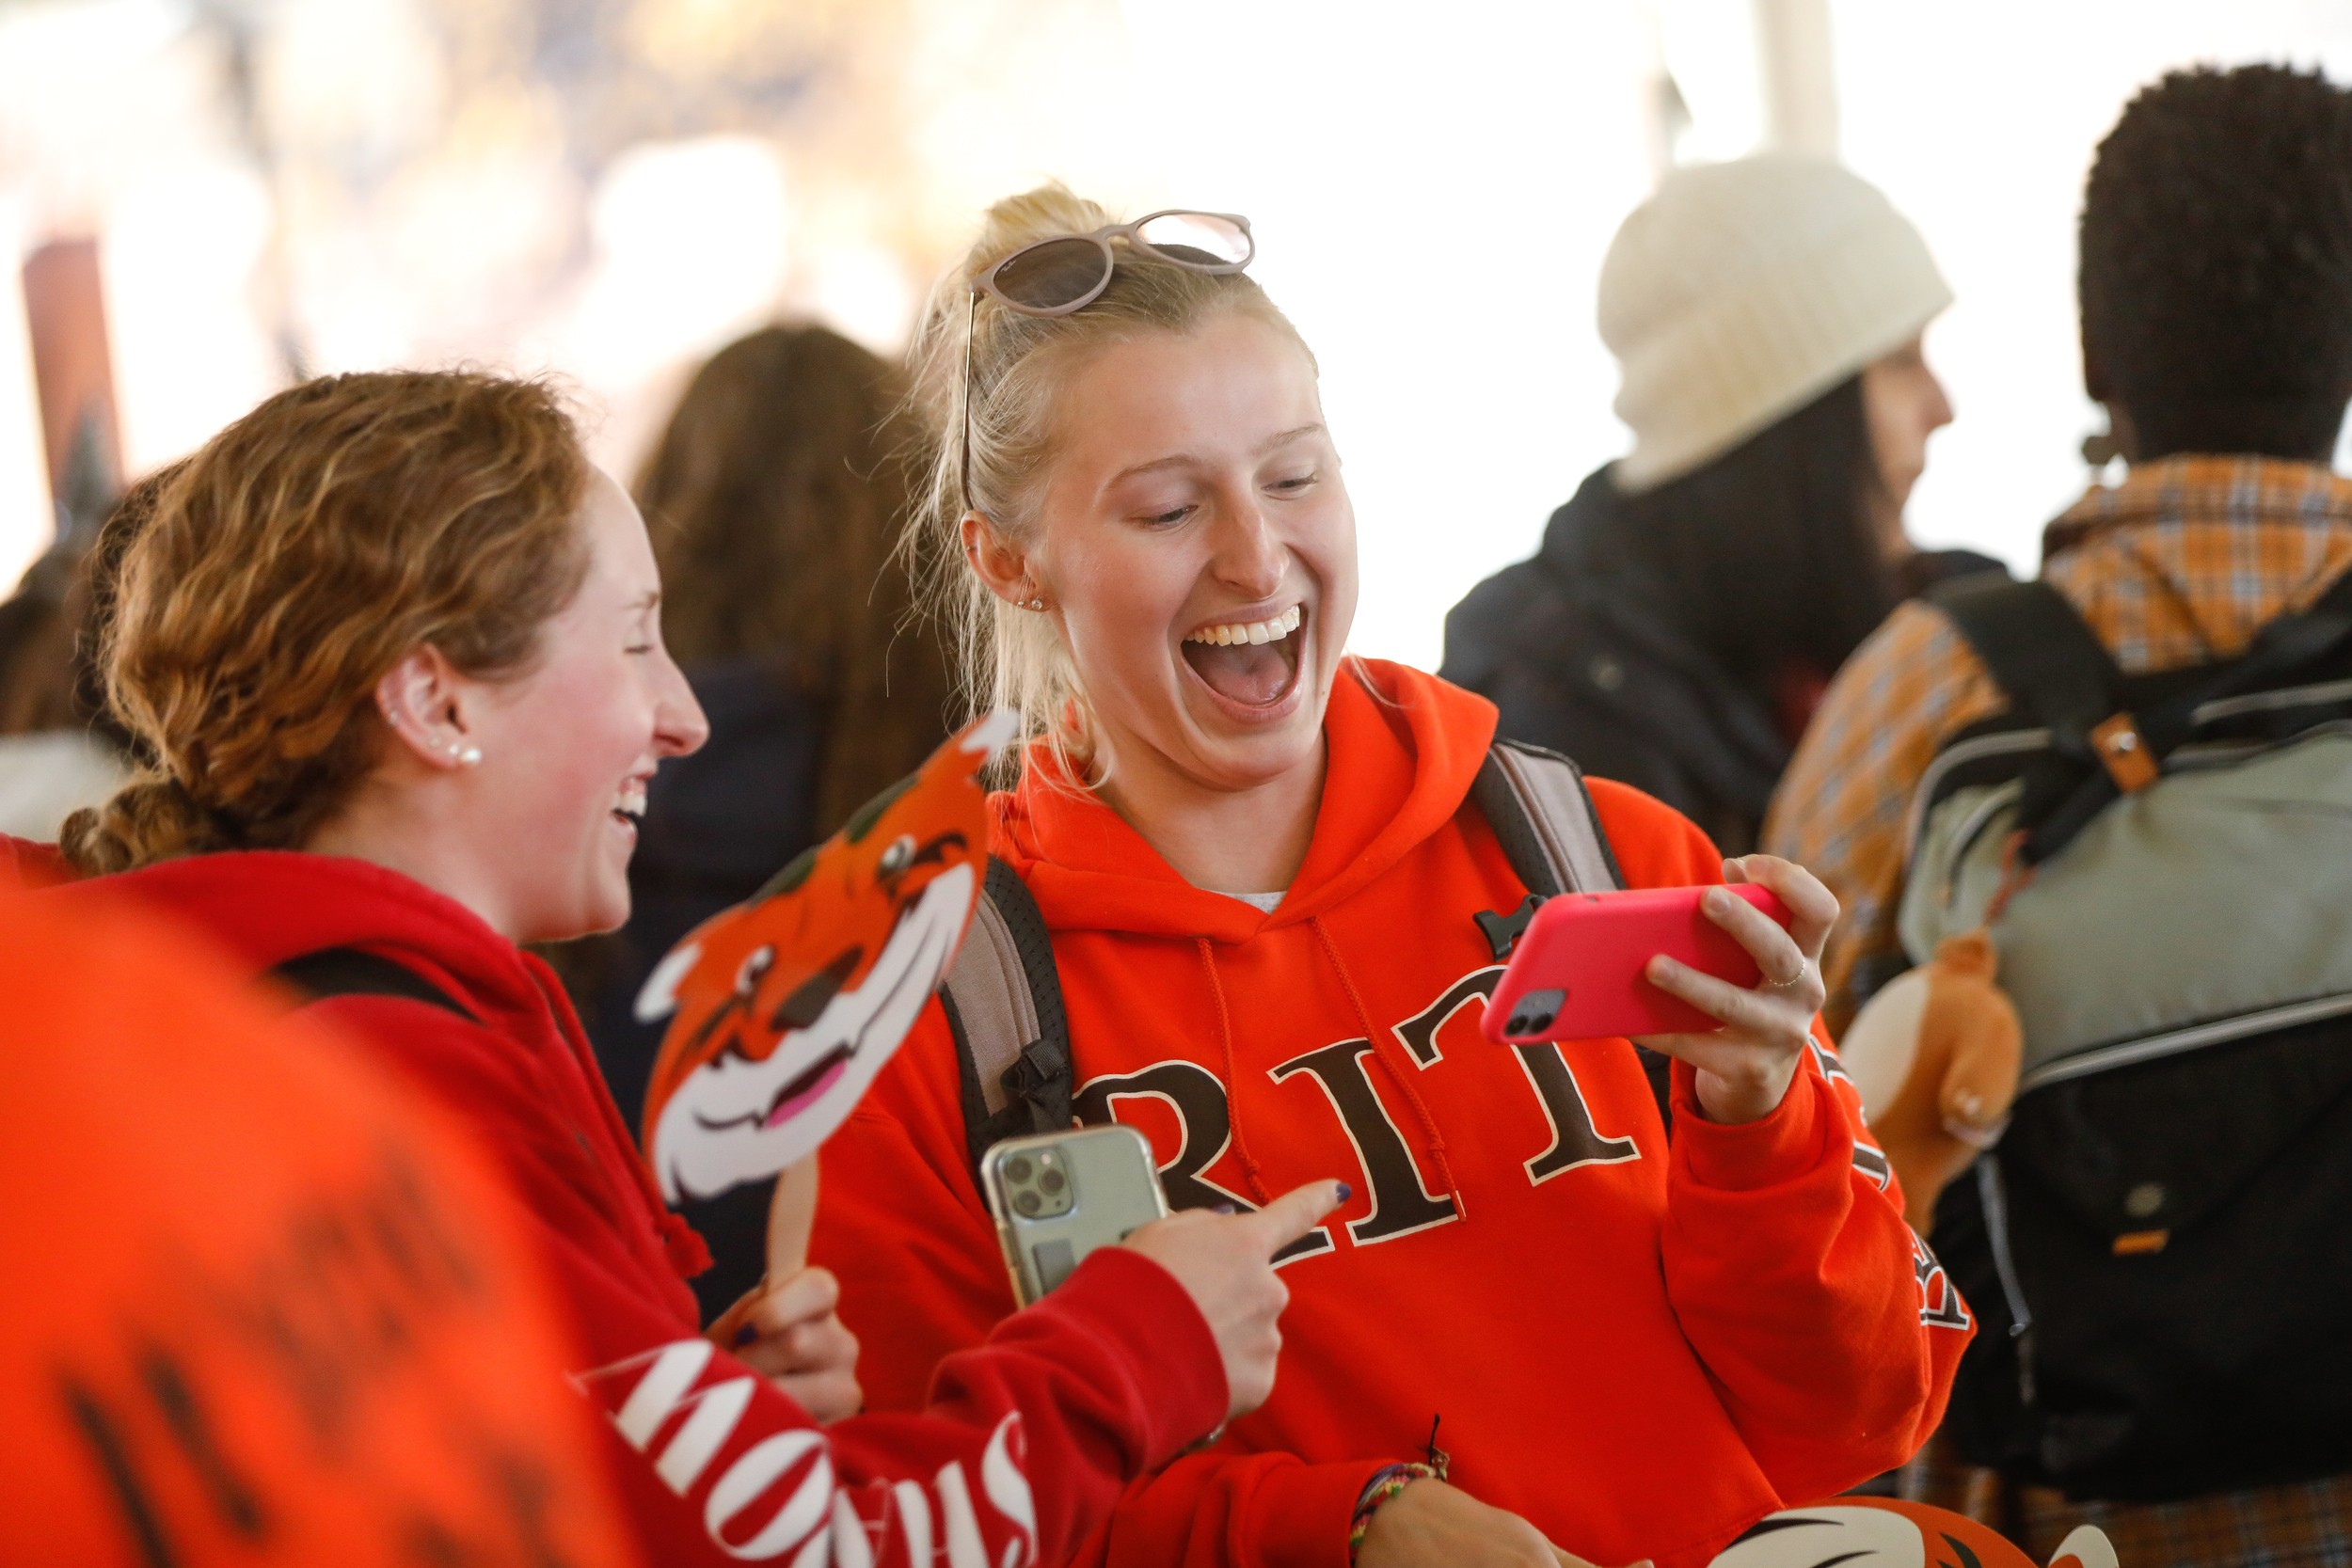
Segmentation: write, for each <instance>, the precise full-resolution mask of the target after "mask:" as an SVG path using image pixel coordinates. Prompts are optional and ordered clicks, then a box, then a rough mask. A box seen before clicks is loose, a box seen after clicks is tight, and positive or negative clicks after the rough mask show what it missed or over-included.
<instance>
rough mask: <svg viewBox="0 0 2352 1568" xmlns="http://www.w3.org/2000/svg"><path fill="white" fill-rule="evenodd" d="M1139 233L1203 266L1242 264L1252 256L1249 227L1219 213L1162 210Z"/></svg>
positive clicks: (1179, 258) (1180, 258) (1157, 247)
mask: <svg viewBox="0 0 2352 1568" xmlns="http://www.w3.org/2000/svg"><path fill="white" fill-rule="evenodd" d="M1136 238H1137V239H1139V240H1141V241H1142V242H1143V243H1144V244H1146V245H1150V246H1151V247H1152V249H1154V250H1156V251H1158V252H1160V253H1161V254H1162V255H1164V256H1167V257H1168V258H1169V259H1170V260H1172V261H1191V262H1193V263H1195V264H1196V265H1200V266H1216V267H1232V266H1239V265H1240V264H1241V263H1243V262H1244V261H1248V260H1249V253H1250V245H1249V231H1248V230H1246V229H1244V228H1243V227H1242V226H1241V225H1240V224H1238V223H1235V222H1234V221H1233V220H1232V219H1231V218H1221V217H1218V216H1217V215H1216V214H1215V213H1162V214H1160V215H1159V216H1158V217H1155V218H1153V219H1152V221H1151V222H1150V223H1147V224H1145V225H1144V226H1143V227H1142V228H1141V229H1138V230H1136Z"/></svg>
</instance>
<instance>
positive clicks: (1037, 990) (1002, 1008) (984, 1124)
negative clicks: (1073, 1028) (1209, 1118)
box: [939, 856, 1071, 1171]
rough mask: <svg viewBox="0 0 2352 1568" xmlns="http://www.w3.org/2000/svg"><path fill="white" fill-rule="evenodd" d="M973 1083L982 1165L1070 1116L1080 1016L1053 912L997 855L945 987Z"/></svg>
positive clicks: (966, 1108) (966, 1100)
mask: <svg viewBox="0 0 2352 1568" xmlns="http://www.w3.org/2000/svg"><path fill="white" fill-rule="evenodd" d="M939 999H940V1002H941V1004H942V1005H943V1006H944V1007H945V1009H946V1014H947V1027H948V1030H949V1032H950V1033H951V1034H953V1035H954V1036H955V1040H956V1054H957V1057H958V1062H959V1068H960V1070H961V1077H962V1084H963V1128H964V1141H965V1143H966V1144H967V1145H968V1146H969V1152H970V1155H971V1158H972V1165H973V1168H974V1170H975V1171H977V1169H978V1168H979V1162H980V1156H981V1155H982V1154H984V1153H986V1152H987V1151H988V1148H989V1146H990V1145H991V1144H994V1143H998V1142H1000V1141H1002V1140H1003V1139H1006V1138H1016V1137H1021V1136H1024V1135H1025V1134H1027V1133H1031V1132H1057V1131H1059V1130H1061V1129H1063V1128H1066V1127H1068V1126H1069V1125H1070V1119H1071V1113H1070V1094H1071V1059H1070V1025H1069V1022H1068V1021H1067V1020H1066V1019H1065V1018H1064V1017H1063V1014H1062V1002H1061V978H1060V975H1059V974H1058V973H1057V971H1056V969H1055V967H1054V946H1053V942H1051V941H1050V940H1049V939H1048V937H1047V935H1046V931H1045V917H1044V916H1043V915H1042V914H1041V913H1039V912H1038V907H1037V901H1036V900H1035V899H1033V898H1031V897H1030V896H1029V890H1028V889H1027V888H1026V887H1025V886H1023V885H1022V881H1021V879H1020V877H1019V876H1018V875H1017V874H1016V873H1015V872H1014V871H1013V869H1012V867H1010V866H1009V865H1007V864H1005V863H1004V862H1002V861H1000V860H997V859H995V858H994V857H993V856H992V857H991V858H990V860H989V863H988V879H987V881H986V883H985V884H984V885H983V886H982V889H981V892H980V900H979V903H978V904H977V906H976V907H975V908H974V910H973V911H972V928H971V930H970V931H968V932H967V933H965V936H964V939H963V948H962V950H961V952H959V953H958V954H957V955H956V961H955V964H954V966H953V967H952V968H950V969H949V970H948V972H947V980H946V984H945V985H943V986H941V987H940V990H939Z"/></svg>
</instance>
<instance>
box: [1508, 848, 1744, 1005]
mask: <svg viewBox="0 0 2352 1568" xmlns="http://www.w3.org/2000/svg"><path fill="white" fill-rule="evenodd" d="M1724 891H1725V892H1727V893H1729V894H1731V895H1732V896H1734V897H1736V898H1744V899H1746V900H1747V901H1748V902H1749V903H1751V904H1754V905H1755V906H1756V908H1757V909H1759V910H1762V911H1764V912H1765V913H1766V914H1768V915H1771V916H1772V918H1773V919H1774V920H1777V921H1779V922H1780V924H1781V925H1782V927H1787V926H1788V922H1789V919H1790V916H1789V913H1788V906H1787V905H1785V904H1783V903H1782V902H1781V901H1780V898H1779V897H1778V895H1775V894H1772V893H1771V892H1769V891H1768V890H1766V889H1764V888H1760V887H1757V886H1756V885H1755V884H1753V883H1749V882H1740V883H1735V884H1733V885H1731V886H1730V887H1727V888H1726V889H1724ZM1706 892H1707V889H1705V888H1703V887H1661V888H1643V889H1641V890H1639V891H1637V892H1633V893H1569V894H1563V895H1560V896H1559V897H1557V898H1549V899H1546V900H1545V901H1544V904H1543V906H1542V907H1541V908H1540V909H1538V910H1536V911H1535V918H1534V920H1533V921H1531V922H1530V923H1529V924H1528V927H1527V929H1526V931H1525V932H1523V933H1522V934H1521V935H1520V937H1519V941H1518V946H1517V947H1515V948H1513V949H1512V950H1511V962H1510V965H1509V967H1507V968H1506V969H1504V970H1503V972H1502V983H1501V984H1499V985H1497V986H1496V987H1495V993H1494V995H1493V997H1492V998H1491V999H1490V1000H1489V1001H1488V1002H1487V1005H1486V1022H1485V1024H1484V1027H1485V1029H1486V1037H1487V1038H1488V1039H1490V1040H1493V1041H1494V1042H1496V1043H1497V1044H1498V1045H1520V1044H1525V1043H1528V1042H1531V1041H1538V1040H1584V1039H1605V1038H1607V1037H1611V1036H1613V1035H1673V1034H1683V1033H1689V1032H1693V1031H1701V1030H1708V1029H1714V1028H1719V1027H1721V1025H1720V1024H1719V1023H1718V1022H1717V1021H1716V1020H1714V1019H1712V1018H1709V1017H1708V1015H1707V1014H1705V1013H1703V1012H1701V1011H1699V1010H1698V1009H1697V1008H1696V1007H1693V1006H1691V1005H1690V1004H1689V1003H1688V1002H1685V1001H1683V1000H1682V999H1681V998H1680V997H1677V996H1669V995H1667V994H1666V993H1665V992H1664V991H1662V990H1659V989H1658V988H1657V987H1656V986H1653V985H1651V984H1650V983H1649V981H1648V980H1647V979H1645V977H1644V976H1643V973H1642V972H1643V970H1644V968H1645V966H1646V965H1647V964H1648V963H1649V960H1650V958H1651V955H1653V954H1657V953H1663V954H1665V955H1666V957H1668V958H1676V959H1679V960H1680V961H1681V962H1683V963H1686V964H1688V965H1690V966H1691V967H1692V969H1696V970H1700V971H1703V972H1705V973H1706V974H1712V975H1715V976H1717V977H1718V978H1720V979H1724V980H1728V981H1730V982H1731V983H1732V984H1733V985H1735V986H1740V987H1742V988H1747V987H1753V986H1755V985H1756V983H1757V982H1758V981H1759V980H1761V979H1762V978H1763V974H1762V972H1761V971H1760V970H1759V969H1757V967H1756V960H1755V959H1754V958H1750V957H1749V956H1748V950H1747V949H1746V948H1744V947H1742V946H1740V943H1739V942H1738V941H1737V940H1736V939H1735V938H1734V937H1733V936H1732V935H1731V933H1730V932H1728V931H1726V930H1724V928H1723V927H1720V926H1718V925H1716V924H1715V923H1714V922H1713V921H1711V920H1709V919H1708V918H1707V916H1706V915H1705V914H1704V913H1703V912H1702V911H1700V909H1699V899H1700V897H1701V895H1704V894H1705V893H1706Z"/></svg>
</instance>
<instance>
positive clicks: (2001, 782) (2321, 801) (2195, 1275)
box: [1901, 578, 2352, 1501]
mask: <svg viewBox="0 0 2352 1568" xmlns="http://www.w3.org/2000/svg"><path fill="white" fill-rule="evenodd" d="M1931 598H1932V599H1933V601H1934V602H1935V603H1937V604H1938V605H1939V606H1940V608H1941V609H1943V610H1944V611H1945V612H1946V613H1947V614H1948V615H1949V616H1950V618H1951V619H1952V621H1953V622H1954V623H1955V624H1956V625H1957V626H1958V627H1959V628H1960V630H1961V631H1962V633H1963V635H1964V636H1965V637H1966V638H1967V640H1968V641H1969V642H1970V644H1971V645H1972V646H1973V647H1974V648H1975V649H1976V651H1977V653H1978V654H1979V657H1981V658H1982V659H1983V661H1984V663H1985V664H1986V666H1987V667H1988V668H1989V669H1990V671H1991V672H1992V674H1993V676H1994V679H1995V680H1996V681H1997V682H1998V683H1999V685H2000V686H2001V688H2002V689H2003V691H2004V692H2005V694H2006V695H2007V696H2008V698H2009V704H2010V705H2009V709H2008V711H2007V712H2005V713H2003V714H2001V715H2000V716H1998V717H1996V718H1994V719H1993V720H1990V721H1986V722H1984V723H1982V724H1979V725H1976V726H1974V727H1973V728H1971V729H1969V730H1967V731H1965V732H1963V734H1961V735H1960V736H1956V737H1955V738H1954V739H1953V740H1951V741H1950V742H1948V743H1947V744H1946V745H1945V747H1944V748H1943V749H1942V751H1941V752H1939V753H1938V754H1937V756H1936V758H1935V760H1934V761H1933V763H1932V764H1931V767H1930V768H1929V769H1928V771H1927V773H1926V774H1925V775H1924V777H1923V779H1922V781H1921V784H1920V786H1919V789H1918V792H1917V796H1916V798H1915V801H1914V803H1913V809H1912V813H1911V832H1910V857H1911V858H1910V860H1909V871H1908V873H1907V881H1906V885H1905V889H1904V893H1903V899H1902V911H1901V927H1902V934H1903V941H1904V947H1905V949H1906V950H1907V952H1908V953H1909V954H1910V956H1911V957H1912V958H1913V960H1914V961H1924V960H1925V958H1927V957H1928V956H1929V955H1930V954H1931V953H1932V952H1933V950H1934V945H1935V942H1937V941H1938V940H1940V939H1941V938H1942V937H1943V936H1946V935H1949V934H1951V933H1952V932H1954V931H1957V930H1965V929H1969V928H1971V927H1973V926H1975V925H1977V924H1979V923H1981V922H1983V921H1984V919H1985V915H1986V911H1987V910H1988V909H1989V908H1990V909H1997V910H1998V913H1997V917H1996V918H1994V919H1993V920H1992V921H1991V925H1990V930H1991V933H1992V935H1993V938H1994V943H1995V946H1996V949H1997V950H1998V952H1999V954H2000V960H2001V983H2002V985H2003V988H2004V990H2007V991H2008V993H2009V994H2010V997H2011V999H2012V1000H2013V1001H2015V1002H2016V1003H2017V1005H2018V1010H2019V1014H2020V1018H2021V1020H2022V1022H2023V1023H2024V1025H2025V1036H2026V1053H2025V1064H2024V1071H2023V1073H2022V1076H2021V1079H2020V1085H2019V1095H2018V1099H2017V1101H2016V1105H2015V1107H2014V1110H2013V1113H2012V1118H2011V1121H2010V1126H2009V1128H2008V1130H2007V1132H2006V1133H2005V1134H2004V1136H2003V1137H2002V1139H2001V1141H2000V1143H1999V1145H1998V1146H1997V1147H1996V1148H1994V1150H1993V1151H1991V1152H1990V1153H1988V1154H1986V1155H1984V1156H1982V1157H1981V1158H1979V1160H1978V1162H1977V1164H1976V1166H1975V1168H1974V1170H1973V1172H1972V1173H1970V1174H1969V1175H1964V1176H1963V1178H1962V1179H1961V1180H1956V1181H1954V1182H1953V1183H1952V1184H1951V1186H1950V1187H1949V1188H1947V1190H1946V1191H1945V1193H1944V1195H1943V1197H1942V1200H1941V1202H1940V1203H1939V1205H1938V1207H1937V1210H1936V1214H1935V1223H1934V1227H1933V1241H1934V1245H1935V1249H1936V1251H1937V1253H1938V1254H1939V1255H1940V1256H1941V1258H1942V1259H1943V1261H1944V1264H1945V1266H1946V1268H1947V1271H1948V1272H1949V1275H1950V1276H1951V1278H1952V1280H1953V1281H1954V1283H1956V1284H1957V1285H1958V1286H1959V1287H1960V1289H1961V1290H1962V1291H1963V1293H1964V1294H1965V1295H1966V1296H1967V1298H1968V1300H1970V1301H1971V1302H1973V1303H1974V1304H1976V1306H1977V1308H1978V1311H1979V1316H1980V1319H1981V1323H1982V1332H1980V1333H1979V1336H1978V1338H1977V1339H1976V1340H1975V1342H1974V1343H1973V1344H1972V1345H1971V1346H1970V1348H1969V1350H1968V1353H1967V1354H1966V1356H1965V1358H1964V1359H1963V1363H1962V1366H1961V1369H1960V1373H1959V1378H1958V1381H1957V1384H1956V1386H1955V1387H1954V1390H1953V1394H1952V1400H1951V1406H1950V1413H1949V1415H1948V1417H1947V1422H1946V1427H1947V1432H1949V1433H1950V1434H1951V1435H1952V1436H1953V1437H1954V1438H1955V1439H1956V1441H1957V1444H1958V1447H1959V1449H1960V1452H1961V1454H1962V1455H1963V1457H1964V1458H1965V1459H1966V1460H1968V1461H1969V1462H1970V1463H1972V1464H1977V1465H1991V1466H1994V1467H1996V1468H1997V1469H1999V1470H2001V1471H2002V1472H2004V1473H2005V1474H2006V1475H2008V1476H2009V1477H2010V1478H2011V1479H2014V1480H2019V1481H2030V1482H2035V1483H2040V1484H2046V1485H2054V1486H2058V1487H2060V1488H2062V1489H2064V1490H2065V1491H2066V1492H2067V1494H2068V1495H2069V1496H2071V1497H2078V1498H2112V1499H2118V1500H2136V1501H2157V1500H2166V1499H2171V1498H2178V1497H2191V1496H2201V1495H2208V1494H2212V1493H2216V1492H2221V1491H2229V1490H2236V1489H2241V1488H2246V1487H2253V1486H2263V1485H2273V1484H2280V1483H2283V1482H2287V1481H2296V1480H2300V1479H2305V1478H2309V1477H2312V1476H2319V1475H2327V1474H2335V1473H2342V1472H2344V1471H2346V1470H2352V578H2347V579H2346V580H2344V581H2343V582H2339V583H2338V584H2336V585H2335V586H2334V587H2333V588H2331V589H2330V590H2329V591H2328V594H2326V595H2325V596H2324V597H2323V598H2322V599H2321V600H2320V601H2319V602H2318V603H2317V604H2316V605H2315V606H2314V607H2313V608H2312V610H2309V611H2306V612H2304V613H2301V614H2297V615H2292V616H2286V617H2282V618H2280V619H2279V620H2277V621H2274V622H2273V623H2271V624H2270V625H2269V626H2265V628H2264V629H2263V631H2262V633H2261V634H2260V636H2259V637H2258V638H2257V639H2256V640H2255V641H2254V644H2253V646H2252V647H2251V649H2250V650H2249V653H2248V654H2247V655H2246V657H2243V658H2240V659H2237V660H2234V661H2232V662H2230V663H2228V664H2223V665H2207V666H2203V667H2201V668H2196V669H2190V670H2183V671H2175V672H2168V673H2162V674H2157V675H2152V676H2146V677H2127V676H2125V675H2123V674H2122V673H2121V672H2120V671H2119V670H2118V669H2117V667H2116V665H2115V663H2114V661H2113V659H2112V658H2111V657H2109V656H2108V654H2107V653H2106V649H2105V648H2103V647H2102V646H2101V645H2100V643H2099V641H2098V640H2097V639H2096V637H2095V636H2093V635H2092V633H2091V632H2090V628H2089V627H2088V626H2085V625H2084V624H2083V622H2082V620H2081V619H2080V617H2079V616H2078V615H2077V614H2076V613H2075V611H2074V609H2073V607H2072V606H2071V605H2070V604H2069V603H2068V602H2067V601H2066V600H2065V599H2064V598H2063V597H2062V596H2061V595H2059V594H2058V593H2057V592H2056V591H2055V590H2053V589H2051V588H2050V587H2048V586H2047V585H2046V584H2043V583H2039V582H2026V583H2012V582H2009V581H2006V580H2003V579H1994V578H1974V579H1969V580H1966V581H1963V582H1959V583H1954V584H1949V585H1947V586H1946V587H1945V588H1944V589H1942V590H1939V591H1938V592H1937V593H1936V594H1932V595H1931ZM2018 865H2023V866H2027V867H2031V868H2032V875H2031V878H2030V879H2029V880H2026V881H2025V882H2024V883H2023V884H2022V885H2019V886H2018V887H2017V888H2016V890H2015V891H2014V893H2013V894H2012V895H2011V896H2010V898H2009V900H2008V903H2007V906H2006V908H2000V907H1999V906H1997V905H1994V904H1993V903H1992V896H1993V894H1994V889H1995V887H1996V886H1997V885H1998V884H2000V883H2001V882H2003V881H2006V880H2008V879H2010V874H2011V871H2012V869H2013V868H2014V867H2015V866H2018Z"/></svg>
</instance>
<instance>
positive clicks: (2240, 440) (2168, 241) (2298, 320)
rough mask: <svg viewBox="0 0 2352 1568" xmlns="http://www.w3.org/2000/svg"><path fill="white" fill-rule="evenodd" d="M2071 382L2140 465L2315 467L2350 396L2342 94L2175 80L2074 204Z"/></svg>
mask: <svg viewBox="0 0 2352 1568" xmlns="http://www.w3.org/2000/svg"><path fill="white" fill-rule="evenodd" d="M2081 253H2082V270H2081V274H2080V277H2079V288H2080V292H2081V300H2082V334H2083V367H2084V373H2085V378H2086V380H2087V382H2088V384H2089V388H2090V395H2091V396H2092V397H2094V398H2097V399H2099V400H2100V401H2101V402H2103V403H2109V404H2118V405H2120V406H2121V407H2122V409H2123V410H2124V411H2125V412H2126V414H2127V416H2128V418H2129V420H2130V421H2131V426H2132V429H2133V432H2134V434H2135V436H2136V437H2137V453H2136V455H2137V456H2139V457H2141V458H2154V457H2160V456H2163V455H2166V454H2167V453H2170V452H2178V451H2222V452H2261V453H2265V454H2268V455H2271V456H2277V457H2289V458H2297V459H2304V460H2321V461H2324V460H2325V459H2326V458H2327V457H2328V454H2329V453H2330V452H2331V451H2333V449H2334V446H2335V439H2336V432H2337V429H2338V427H2339V426H2340V425H2341V424H2342V423H2343V420H2344V402H2345V399H2346V397H2347V396H2348V395H2352V94H2347V93H2345V92H2344V90H2342V89H2341V88H2338V87H2334V86H2333V85H2331V84H2330V83H2328V81H2327V80H2326V79H2325V78H2323V77H2322V76H2320V75H2319V74H2318V73H2317V72H2315V71H2313V72H2306V71H2294V70H2289V69H2287V68H2285V67H2282V66H2269V65H2255V66H2241V67H2239V68H2237V69H2235V70H2233V71H2216V70H2212V69H2209V68H2201V69H2198V70H2194V71H2174V72H2172V73H2171V74H2169V75H2167V76H2165V77H2164V78H2163V79H2162V80H2160V81H2158V82H2157V83H2156V84H2155V85H2154V86H2153V87H2147V88H2144V89H2142V90H2141V92H2140V93H2139V95H2138V96H2137V98H2135V99H2133V100H2132V102H2131V103H2130V104H2129V105H2127V106H2126V107H2125V108H2124V110H2123V117H2122V119H2120V120H2118V121H2117V122H2116V126H2115V129H2114V130H2112V131H2110V132H2108V133H2107V136H2106V140H2105V141H2103V142H2101V143H2100V144H2099V151H2098V156H2097V159H2096V160H2095V161H2094V162H2093V164H2092V165H2091V169H2090V183H2089V185H2088V187H2087V188H2086V190H2085V192H2084V196H2083V214H2082V230H2081Z"/></svg>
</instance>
